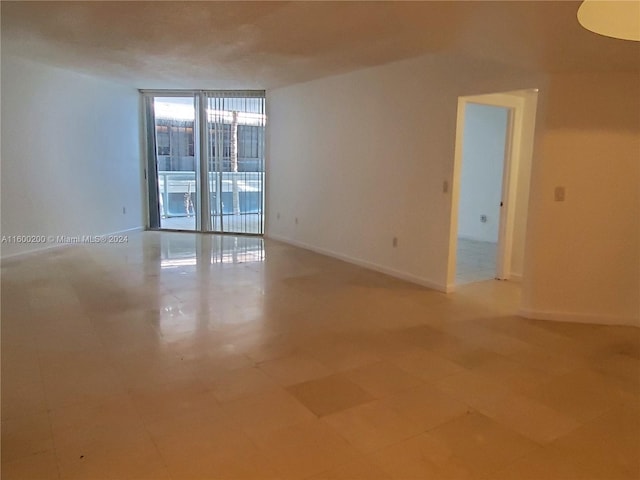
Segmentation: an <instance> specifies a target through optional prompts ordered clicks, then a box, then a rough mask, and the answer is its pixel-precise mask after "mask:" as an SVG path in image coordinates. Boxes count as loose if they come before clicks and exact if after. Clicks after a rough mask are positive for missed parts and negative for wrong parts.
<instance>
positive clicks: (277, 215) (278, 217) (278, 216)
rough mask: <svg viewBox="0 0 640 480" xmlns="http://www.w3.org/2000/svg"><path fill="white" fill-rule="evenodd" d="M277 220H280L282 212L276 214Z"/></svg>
mask: <svg viewBox="0 0 640 480" xmlns="http://www.w3.org/2000/svg"><path fill="white" fill-rule="evenodd" d="M276 219H277V220H280V212H278V213H276Z"/></svg>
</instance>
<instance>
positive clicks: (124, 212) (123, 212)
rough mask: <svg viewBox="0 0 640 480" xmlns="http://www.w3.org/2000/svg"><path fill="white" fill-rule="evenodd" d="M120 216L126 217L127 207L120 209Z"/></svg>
mask: <svg viewBox="0 0 640 480" xmlns="http://www.w3.org/2000/svg"><path fill="white" fill-rule="evenodd" d="M122 214H123V215H126V214H127V207H122Z"/></svg>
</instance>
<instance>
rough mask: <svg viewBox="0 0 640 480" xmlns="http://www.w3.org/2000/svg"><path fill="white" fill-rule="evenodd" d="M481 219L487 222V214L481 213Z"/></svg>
mask: <svg viewBox="0 0 640 480" xmlns="http://www.w3.org/2000/svg"><path fill="white" fill-rule="evenodd" d="M480 221H481V222H482V223H487V216H486V215H480Z"/></svg>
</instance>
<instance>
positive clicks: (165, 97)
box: [143, 91, 266, 235]
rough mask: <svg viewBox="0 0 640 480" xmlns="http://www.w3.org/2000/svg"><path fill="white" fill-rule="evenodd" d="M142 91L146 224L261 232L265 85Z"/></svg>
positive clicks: (162, 227)
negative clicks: (262, 87)
mask: <svg viewBox="0 0 640 480" xmlns="http://www.w3.org/2000/svg"><path fill="white" fill-rule="evenodd" d="M143 95H144V98H145V108H146V123H147V128H146V131H147V151H148V168H147V171H148V185H149V224H150V227H151V228H152V229H169V230H190V231H205V232H207V231H208V232H219V233H240V234H258V235H261V234H262V233H263V232H264V220H263V218H264V176H265V168H264V136H265V123H266V122H265V120H266V116H265V96H264V92H263V91H257V92H256V91H248V92H247V91H243V92H238V91H199V92H171V93H169V92H146V91H145V92H143ZM207 205H208V208H206V207H205V208H203V206H207Z"/></svg>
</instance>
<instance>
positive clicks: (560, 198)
mask: <svg viewBox="0 0 640 480" xmlns="http://www.w3.org/2000/svg"><path fill="white" fill-rule="evenodd" d="M564 197H565V191H564V187H556V188H555V190H554V192H553V198H554V199H555V201H556V202H564Z"/></svg>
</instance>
